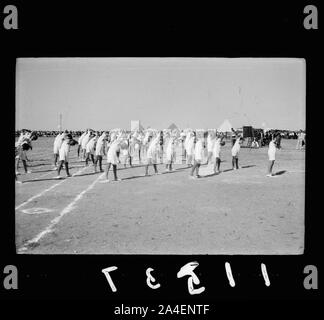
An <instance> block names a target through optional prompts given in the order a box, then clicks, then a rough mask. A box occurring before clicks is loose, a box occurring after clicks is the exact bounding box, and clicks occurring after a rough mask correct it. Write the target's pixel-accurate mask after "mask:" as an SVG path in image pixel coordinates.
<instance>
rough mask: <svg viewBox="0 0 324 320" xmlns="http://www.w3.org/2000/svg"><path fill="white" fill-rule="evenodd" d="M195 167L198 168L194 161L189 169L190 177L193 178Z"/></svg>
mask: <svg viewBox="0 0 324 320" xmlns="http://www.w3.org/2000/svg"><path fill="white" fill-rule="evenodd" d="M197 167H198V162H197V161H196V160H195V162H194V164H193V166H192V167H191V172H190V176H191V177H193V174H194V171H195V170H196V168H197Z"/></svg>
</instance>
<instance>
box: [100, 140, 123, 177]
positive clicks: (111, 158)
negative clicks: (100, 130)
mask: <svg viewBox="0 0 324 320" xmlns="http://www.w3.org/2000/svg"><path fill="white" fill-rule="evenodd" d="M122 141H123V138H122V137H121V136H116V135H112V136H111V142H110V146H109V149H108V152H107V166H106V175H105V176H106V180H102V181H101V182H109V179H108V174H109V169H110V167H111V166H112V167H113V173H114V181H121V179H118V178H117V164H118V163H119V158H118V153H119V151H120V144H121V143H122Z"/></svg>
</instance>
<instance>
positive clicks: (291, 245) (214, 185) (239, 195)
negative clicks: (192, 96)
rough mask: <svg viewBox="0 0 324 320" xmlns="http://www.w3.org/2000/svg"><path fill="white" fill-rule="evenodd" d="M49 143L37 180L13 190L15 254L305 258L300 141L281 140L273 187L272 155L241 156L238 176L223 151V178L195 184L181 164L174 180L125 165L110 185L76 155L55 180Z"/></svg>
mask: <svg viewBox="0 0 324 320" xmlns="http://www.w3.org/2000/svg"><path fill="white" fill-rule="evenodd" d="M53 141H54V138H39V139H38V140H37V141H34V142H33V150H32V151H31V152H29V153H28V157H29V159H30V160H31V161H30V162H29V165H30V169H31V170H32V173H30V174H26V175H20V176H19V179H20V180H21V181H23V183H22V184H16V247H17V252H18V253H27V254H73V253H80V254H301V253H303V248H304V188H305V152H304V151H299V150H295V145H296V140H282V149H281V150H279V151H277V154H276V159H277V160H276V163H275V167H274V172H275V173H277V175H276V176H275V177H274V178H269V177H266V170H267V164H268V157H267V150H268V149H267V148H261V149H248V148H242V149H241V152H240V156H239V158H240V159H239V165H240V166H241V169H240V170H237V171H232V170H231V153H230V143H227V144H226V145H225V146H224V147H223V149H222V160H223V162H222V164H221V170H223V172H222V173H220V174H219V175H211V172H212V171H211V170H212V169H211V167H208V166H202V169H201V174H202V175H203V177H202V178H200V179H196V180H189V179H188V175H189V169H187V168H185V167H186V166H185V164H182V165H181V164H178V165H175V169H176V170H175V172H172V173H165V174H162V175H152V176H149V177H143V174H144V167H142V166H137V167H135V168H127V169H124V168H123V166H122V165H121V166H120V169H121V170H119V171H118V176H119V178H121V179H122V181H120V182H109V183H100V180H101V179H102V178H103V174H102V173H97V174H94V173H93V167H92V166H89V167H84V162H80V161H79V160H78V159H77V157H76V147H72V148H71V153H70V166H71V167H72V169H71V174H75V176H73V177H71V178H66V179H62V180H56V179H53V177H55V176H56V175H57V173H56V171H52V170H51V169H52V149H53ZM104 163H105V164H106V161H104ZM164 169H165V166H164V165H159V170H160V172H162V171H164ZM149 170H150V171H149V172H150V173H153V168H150V169H149ZM20 171H21V172H22V171H23V169H22V168H21V169H20ZM111 174H112V173H111ZM62 176H63V177H65V171H64V170H62Z"/></svg>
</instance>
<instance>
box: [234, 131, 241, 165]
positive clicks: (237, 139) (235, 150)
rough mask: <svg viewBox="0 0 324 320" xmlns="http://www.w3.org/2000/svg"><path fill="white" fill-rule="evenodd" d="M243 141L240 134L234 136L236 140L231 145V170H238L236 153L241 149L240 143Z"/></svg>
mask: <svg viewBox="0 0 324 320" xmlns="http://www.w3.org/2000/svg"><path fill="white" fill-rule="evenodd" d="M242 142H243V138H242V137H241V136H240V135H237V136H236V140H235V143H234V146H233V147H232V168H233V170H238V169H239V165H238V155H239V152H240V149H241V144H242Z"/></svg>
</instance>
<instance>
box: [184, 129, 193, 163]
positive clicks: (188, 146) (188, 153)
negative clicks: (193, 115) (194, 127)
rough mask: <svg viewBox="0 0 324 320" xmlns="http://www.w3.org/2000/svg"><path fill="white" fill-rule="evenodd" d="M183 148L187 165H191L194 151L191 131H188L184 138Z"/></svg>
mask: <svg viewBox="0 0 324 320" xmlns="http://www.w3.org/2000/svg"><path fill="white" fill-rule="evenodd" d="M185 149H186V156H187V165H188V167H191V166H192V160H193V157H194V152H195V135H194V133H193V132H192V131H189V132H188V133H187V136H186V140H185Z"/></svg>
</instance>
